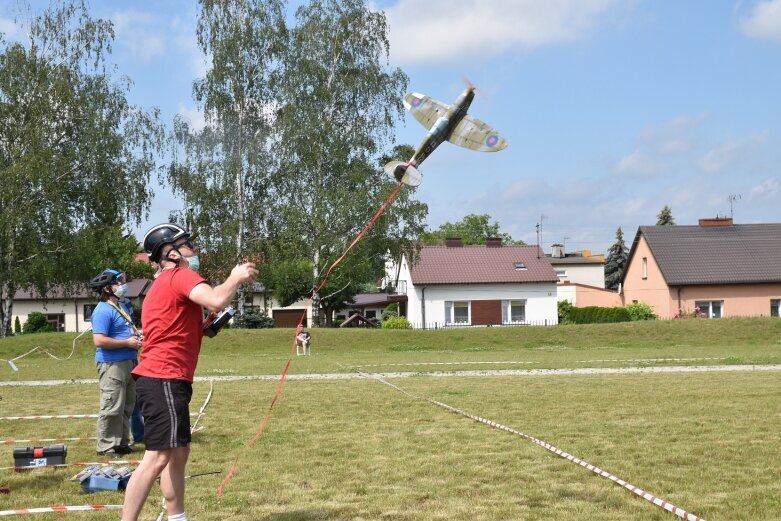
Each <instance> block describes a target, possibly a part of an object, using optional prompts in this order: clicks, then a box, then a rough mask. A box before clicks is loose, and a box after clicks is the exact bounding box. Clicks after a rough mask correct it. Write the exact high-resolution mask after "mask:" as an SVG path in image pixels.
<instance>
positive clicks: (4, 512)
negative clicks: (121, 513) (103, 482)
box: [0, 505, 122, 516]
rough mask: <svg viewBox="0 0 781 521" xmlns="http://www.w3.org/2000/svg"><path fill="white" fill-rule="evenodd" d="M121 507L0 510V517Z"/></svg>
mask: <svg viewBox="0 0 781 521" xmlns="http://www.w3.org/2000/svg"><path fill="white" fill-rule="evenodd" d="M121 509H122V505H75V506H57V507H41V508H17V509H14V510H0V516H22V515H25V514H45V513H47V512H89V511H95V510H121Z"/></svg>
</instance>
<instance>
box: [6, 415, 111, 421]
mask: <svg viewBox="0 0 781 521" xmlns="http://www.w3.org/2000/svg"><path fill="white" fill-rule="evenodd" d="M97 417H98V415H97V414H47V415H43V416H0V420H72V419H74V418H97Z"/></svg>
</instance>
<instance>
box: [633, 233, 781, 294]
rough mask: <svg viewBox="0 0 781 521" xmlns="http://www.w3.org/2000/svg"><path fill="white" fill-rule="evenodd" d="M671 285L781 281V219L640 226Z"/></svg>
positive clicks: (637, 238) (636, 240)
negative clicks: (718, 223) (752, 222)
mask: <svg viewBox="0 0 781 521" xmlns="http://www.w3.org/2000/svg"><path fill="white" fill-rule="evenodd" d="M640 234H642V235H643V236H644V237H645V240H646V241H647V242H648V246H649V247H650V248H651V252H652V253H653V256H654V258H655V259H656V262H657V263H658V265H659V268H660V269H661V271H662V275H663V276H664V279H665V281H666V282H667V284H668V285H669V286H686V285H704V284H752V283H774V282H781V223H767V224H733V225H729V226H678V225H675V226H641V227H640V228H639V229H638V230H637V235H636V236H635V240H634V243H633V244H632V250H631V251H630V253H629V259H630V260H631V258H632V256H633V254H634V251H635V249H636V247H637V242H638V241H639V238H640Z"/></svg>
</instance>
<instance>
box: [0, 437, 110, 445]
mask: <svg viewBox="0 0 781 521" xmlns="http://www.w3.org/2000/svg"><path fill="white" fill-rule="evenodd" d="M89 440H97V438H96V437H95V436H79V437H77V438H32V439H29V440H15V439H13V438H6V439H4V440H0V445H5V444H8V445H11V444H14V443H32V444H37V443H43V442H58V441H89Z"/></svg>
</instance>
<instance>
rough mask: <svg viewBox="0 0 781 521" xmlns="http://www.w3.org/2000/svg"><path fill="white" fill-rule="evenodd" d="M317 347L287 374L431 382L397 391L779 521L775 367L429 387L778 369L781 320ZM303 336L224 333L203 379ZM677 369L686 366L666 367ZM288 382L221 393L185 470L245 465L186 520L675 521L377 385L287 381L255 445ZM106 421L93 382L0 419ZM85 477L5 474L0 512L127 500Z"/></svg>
mask: <svg viewBox="0 0 781 521" xmlns="http://www.w3.org/2000/svg"><path fill="white" fill-rule="evenodd" d="M312 335H313V338H314V342H313V356H311V357H308V358H306V359H304V358H303V357H302V358H297V359H295V360H294V361H293V364H292V366H291V373H338V372H350V371H352V372H354V371H355V370H356V369H355V368H354V367H355V366H363V367H362V368H361V370H362V371H365V372H372V373H376V372H391V371H406V370H409V371H419V372H421V376H416V377H411V378H399V379H394V380H392V382H393V383H394V384H396V385H399V386H400V387H402V388H403V389H405V390H406V391H408V392H409V393H410V394H412V395H413V396H417V397H425V398H433V399H436V400H439V401H442V402H444V403H447V404H449V405H452V406H454V407H457V408H460V409H462V410H465V411H467V412H470V413H473V414H476V415H479V416H482V417H485V418H488V419H491V420H494V421H496V422H499V423H501V424H504V425H507V426H508V427H511V428H514V429H516V430H518V431H521V432H524V433H526V434H529V435H532V436H535V437H538V438H541V439H543V440H545V441H547V442H549V443H551V444H553V445H555V446H557V447H558V448H560V449H563V450H566V451H568V452H570V453H572V454H574V455H575V456H577V457H580V458H582V459H585V460H586V461H588V462H590V463H592V464H594V465H597V466H599V467H601V468H603V469H605V470H607V471H609V472H611V473H613V474H615V475H617V476H618V477H620V478H622V479H624V480H626V481H629V482H630V483H632V484H633V485H635V486H637V487H640V488H643V489H645V490H647V491H649V492H651V493H653V494H655V495H657V496H659V497H661V498H663V499H665V500H667V501H669V502H671V503H673V504H675V505H677V506H679V507H682V508H685V509H687V510H689V511H691V512H693V513H695V514H697V515H699V516H702V517H703V518H705V519H706V520H708V521H714V520H771V519H781V479H780V478H781V439H780V438H781V434H780V433H781V385H779V383H781V380H779V377H780V376H781V375H779V373H778V372H777V371H741V372H734V373H732V372H731V373H676V374H632V375H629V374H610V375H567V376H550V375H547V376H484V377H460V376H448V377H446V378H439V377H432V376H426V375H425V371H430V370H449V371H457V370H461V369H475V368H480V369H504V368H546V367H547V368H555V367H577V368H580V367H635V366H639V365H693V364H694V365H729V364H735V363H753V364H776V363H781V362H780V361H781V321H778V320H772V319H744V320H737V319H732V320H720V321H698V320H692V321H684V322H659V323H641V324H638V323H630V324H615V325H605V326H560V327H555V328H512V329H506V328H486V329H474V330H457V331H453V330H450V331H426V332H421V331H331V330H314V331H313V332H312ZM73 336H74V335H70V336H68V335H62V334H61V335H38V336H36V337H27V338H25V337H17V338H12V339H7V340H3V341H0V358H3V359H9V358H12V357H13V356H15V355H16V354H21V353H23V352H26V351H27V350H29V349H31V348H32V347H34V345H36V342H37V343H38V344H42V343H45V344H46V345H47V348H48V349H49V350H50V351H52V352H53V353H55V354H57V355H62V354H63V353H62V352H63V351H65V353H64V354H65V355H67V353H68V352H70V339H72V338H73ZM291 337H292V330H268V331H240V330H232V331H225V332H224V333H221V334H220V336H218V337H217V338H216V339H213V340H206V341H205V343H204V350H203V353H202V357H201V363H200V365H199V374H200V375H201V376H219V375H250V374H275V373H278V372H279V371H280V370H281V369H282V365H283V363H284V360H285V359H286V358H287V354H288V353H289V352H290V342H291V341H292V338H291ZM83 339H84V337H82V340H83ZM91 356H92V350H91V348H90V347H89V345H88V342H84V343H83V345H82V342H81V340H80V341H79V343H78V344H77V350H76V352H75V353H74V355H73V357H72V358H71V359H70V360H68V361H66V362H58V361H55V360H53V359H51V358H49V357H48V356H46V355H39V354H37V353H36V354H34V355H30V356H29V357H27V358H24V359H22V360H20V361H18V362H17V365H18V366H19V372H18V373H12V372H11V370H10V367H8V366H7V365H6V366H5V367H2V366H0V382H1V381H5V382H6V383H12V382H13V381H14V380H16V379H19V380H32V379H66V380H67V379H70V378H94V367H93V366H92V363H91ZM665 358H667V359H669V358H676V359H683V360H679V361H657V360H661V359H665ZM478 362H501V363H500V364H479V363H478ZM505 362H507V364H506V365H505ZM522 362H523V364H522ZM525 362H533V363H532V364H526V363H525ZM451 363H453V364H452V365H450V364H451ZM399 364H403V365H399ZM434 364H448V365H434ZM514 364H515V365H514ZM82 366H83V367H82ZM276 387H277V382H276V381H242V382H224V381H217V382H215V383H214V396H213V398H212V401H211V403H210V404H209V407H208V409H207V415H206V416H205V417H204V418H203V419H202V420H201V423H203V425H204V426H205V430H204V432H203V433H201V434H200V435H199V436H198V437H196V439H195V441H194V443H193V452H192V456H191V461H190V465H189V466H188V473H200V472H209V471H221V472H222V473H224V472H226V471H227V470H228V469H229V468H230V466H231V464H232V463H233V461H234V458H235V457H236V455H237V454H239V456H240V460H239V472H238V473H237V474H236V476H235V477H234V478H233V479H232V480H231V481H230V482H229V483H228V484H227V486H226V489H225V495H224V496H223V497H222V498H218V497H217V494H216V490H217V486H218V484H219V481H220V479H221V477H222V475H218V476H203V477H198V478H194V479H192V480H191V481H190V482H189V483H188V489H187V494H188V497H187V510H188V514H189V515H190V518H191V519H199V520H225V519H229V520H247V521H249V520H275V521H281V520H297V519H303V520H321V519H351V520H358V519H366V520H368V519H388V520H390V519H403V520H439V519H442V520H444V519H483V520H493V519H524V520H542V519H545V520H550V519H562V520H569V519H574V520H586V521H596V520H618V519H622V520H624V519H637V520H662V519H675V517H674V516H673V515H672V514H670V513H668V512H666V511H664V510H662V509H661V508H659V507H656V506H654V505H651V504H650V503H648V502H647V501H644V500H641V499H639V498H638V497H636V496H635V495H634V494H631V493H630V492H628V491H626V490H624V489H623V488H621V487H619V486H617V485H615V484H614V483H612V482H610V481H608V480H606V479H604V478H601V477H598V476H596V475H595V474H593V473H591V472H589V471H587V470H585V469H583V468H581V467H579V466H577V465H574V464H573V463H570V462H568V461H566V460H564V459H562V458H560V457H557V456H555V455H553V454H551V453H550V452H548V451H546V450H544V449H542V448H541V447H539V446H537V445H535V444H533V443H531V442H529V441H528V440H525V439H523V438H521V437H519V436H515V435H512V434H509V433H506V432H503V431H499V430H496V429H492V428H490V427H487V426H485V425H483V424H480V423H477V422H474V421H471V420H468V419H466V418H464V417H462V416H459V415H456V414H453V413H451V412H448V411H446V410H444V409H442V408H440V407H437V406H434V405H432V404H431V403H429V402H427V401H424V400H420V399H416V398H413V397H410V396H408V395H405V394H402V393H400V392H398V391H396V390H394V389H391V388H390V387H388V386H385V385H383V384H381V383H379V382H378V381H376V380H373V379H353V380H313V381H301V380H289V381H288V382H287V383H286V385H285V388H284V390H283V392H282V395H281V398H280V400H279V401H278V403H277V405H276V408H275V410H274V414H273V416H272V418H271V421H270V422H269V424H268V428H267V430H266V432H265V433H264V435H263V436H262V437H261V438H260V440H259V441H258V442H257V443H256V444H255V445H254V446H252V447H249V448H246V447H244V445H245V443H246V442H247V441H248V440H249V439H250V438H251V437H252V435H253V434H254V433H255V431H256V429H257V428H258V425H259V424H260V421H261V419H262V417H263V415H264V413H265V412H266V410H267V408H268V404H269V402H270V399H271V397H272V396H273V394H274V391H275V390H276ZM194 388H195V395H194V397H193V401H192V404H191V409H193V410H197V409H198V408H199V407H200V406H201V404H202V403H203V400H204V398H205V396H206V394H207V392H208V390H209V384H208V383H205V382H196V383H195V386H194ZM96 408H97V388H96V386H95V385H89V384H64V385H57V386H42V387H23V386H7V385H3V386H0V416H6V415H21V414H46V413H58V414H64V413H69V412H70V413H85V412H94V411H95V410H96ZM93 432H94V420H47V421H15V422H11V421H0V439H4V438H8V437H10V438H17V439H21V438H29V437H34V436H38V437H53V436H56V435H62V436H80V435H91V434H92V433H93ZM11 453H12V446H10V445H0V462H2V464H0V466H4V465H11V464H12V457H11ZM94 459H95V453H94V443H93V442H81V443H71V444H68V461H69V462H76V461H85V460H94ZM76 471H77V469H42V470H38V471H33V472H23V473H20V472H12V471H0V486H4V487H9V488H10V489H11V493H10V494H8V495H0V510H2V509H6V508H17V507H36V506H49V505H55V504H68V505H75V504H85V503H121V501H122V497H121V494H118V493H112V492H103V493H98V494H91V495H85V494H83V493H81V492H80V491H79V488H78V485H77V484H75V483H73V482H70V481H67V478H69V477H70V476H71V475H73V474H75V473H76ZM159 498H160V495H159V490H156V489H155V490H154V491H153V494H152V496H151V497H150V500H149V501H148V503H147V506H146V509H145V512H144V516H143V517H142V518H143V519H155V518H156V516H157V513H158V512H159ZM62 516H70V517H78V518H89V519H118V518H119V514H118V512H116V511H113V512H92V513H84V514H41V515H37V516H36V518H37V519H61V518H62Z"/></svg>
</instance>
